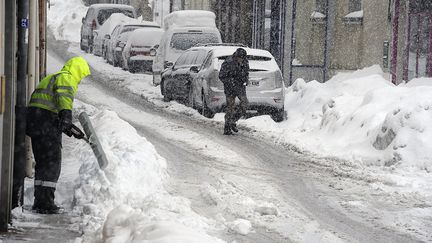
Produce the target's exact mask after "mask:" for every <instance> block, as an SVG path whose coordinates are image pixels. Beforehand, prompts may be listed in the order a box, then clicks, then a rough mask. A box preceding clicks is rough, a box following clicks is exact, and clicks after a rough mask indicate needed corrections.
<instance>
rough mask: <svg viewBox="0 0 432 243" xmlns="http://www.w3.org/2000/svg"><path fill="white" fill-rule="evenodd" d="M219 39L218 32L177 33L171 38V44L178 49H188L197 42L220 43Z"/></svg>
mask: <svg viewBox="0 0 432 243" xmlns="http://www.w3.org/2000/svg"><path fill="white" fill-rule="evenodd" d="M218 42H219V39H218V37H217V35H216V34H213V33H200V32H188V33H175V34H174V35H173V36H172V38H171V43H170V46H171V48H173V49H176V50H181V51H184V50H187V49H189V48H191V47H193V46H195V45H196V44H206V43H218Z"/></svg>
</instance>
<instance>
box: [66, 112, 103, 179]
mask: <svg viewBox="0 0 432 243" xmlns="http://www.w3.org/2000/svg"><path fill="white" fill-rule="evenodd" d="M79 121H80V123H81V125H82V127H83V129H84V132H85V135H84V133H83V132H82V131H81V130H80V129H79V128H78V127H76V126H75V125H73V127H72V133H73V135H74V137H77V136H78V137H81V138H82V139H83V140H84V141H86V143H88V144H89V145H90V147H91V148H92V150H93V153H94V154H95V156H96V158H97V161H98V164H99V168H100V169H102V170H103V169H105V168H106V167H107V165H108V159H107V158H106V155H105V152H104V151H103V149H102V145H101V144H100V142H99V139H98V137H97V135H96V132H95V130H94V128H93V125H92V124H91V122H90V119H89V117H88V115H87V114H86V113H85V112H82V113H81V114H80V115H79Z"/></svg>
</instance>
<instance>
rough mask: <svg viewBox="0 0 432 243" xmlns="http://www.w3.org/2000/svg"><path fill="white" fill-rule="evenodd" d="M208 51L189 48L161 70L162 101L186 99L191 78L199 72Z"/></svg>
mask: <svg viewBox="0 0 432 243" xmlns="http://www.w3.org/2000/svg"><path fill="white" fill-rule="evenodd" d="M207 54H208V52H207V51H206V50H194V49H189V50H187V51H186V52H184V53H183V54H182V55H181V56H180V57H179V58H178V59H177V61H176V62H175V63H174V65H172V64H168V66H169V67H168V68H167V69H165V70H164V71H163V72H162V80H161V84H160V89H161V93H162V95H163V96H164V101H170V100H173V99H175V100H180V101H187V100H188V97H189V90H190V85H191V83H192V80H193V79H194V78H195V76H196V75H197V73H198V72H199V67H201V66H202V64H203V62H204V59H205V58H206V56H207Z"/></svg>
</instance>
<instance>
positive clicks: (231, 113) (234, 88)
mask: <svg viewBox="0 0 432 243" xmlns="http://www.w3.org/2000/svg"><path fill="white" fill-rule="evenodd" d="M219 79H220V80H221V81H222V83H223V84H224V92H225V97H226V113H225V127H224V135H231V134H232V131H234V132H238V130H237V126H236V122H237V121H238V120H239V119H240V117H242V116H243V115H245V113H246V109H247V106H248V99H247V97H246V86H247V85H248V84H249V62H248V60H247V53H246V50H245V49H243V48H238V49H237V50H236V51H235V52H234V53H233V54H232V56H230V57H228V58H227V59H226V60H225V61H224V62H223V63H222V67H221V69H220V72H219ZM236 97H237V98H238V99H239V100H240V106H239V107H238V108H236V104H235V99H236Z"/></svg>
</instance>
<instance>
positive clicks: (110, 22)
mask: <svg viewBox="0 0 432 243" xmlns="http://www.w3.org/2000/svg"><path fill="white" fill-rule="evenodd" d="M135 21H138V20H136V19H134V18H131V17H128V16H126V15H124V14H122V13H113V14H111V16H110V17H109V18H108V19H107V20H106V21H105V23H104V24H103V25H102V26H101V27H100V29H99V32H98V35H99V36H104V35H105V34H111V32H112V31H113V30H114V28H115V27H116V26H117V25H119V24H121V23H131V22H135ZM138 22H140V21H138Z"/></svg>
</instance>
